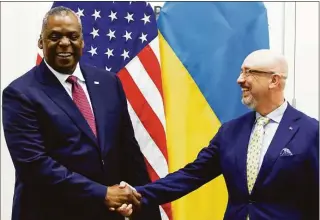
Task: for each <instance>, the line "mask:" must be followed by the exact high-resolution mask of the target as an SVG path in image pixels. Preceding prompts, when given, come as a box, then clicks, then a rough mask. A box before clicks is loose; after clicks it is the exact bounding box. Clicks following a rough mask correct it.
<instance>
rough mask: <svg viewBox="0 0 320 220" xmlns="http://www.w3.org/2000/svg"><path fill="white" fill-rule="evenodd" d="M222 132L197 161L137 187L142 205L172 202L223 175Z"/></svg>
mask: <svg viewBox="0 0 320 220" xmlns="http://www.w3.org/2000/svg"><path fill="white" fill-rule="evenodd" d="M221 130H222V128H220V129H219V131H218V133H217V134H216V136H215V137H214V138H213V139H212V140H211V141H210V144H209V146H208V147H205V148H203V149H202V150H201V151H200V152H199V154H198V156H197V158H196V160H195V161H193V162H191V163H189V164H187V165H186V166H185V167H183V168H181V169H179V170H178V171H176V172H173V173H171V174H168V175H167V176H166V177H164V178H162V179H159V180H157V181H155V182H153V183H150V184H147V185H145V186H139V187H136V189H137V191H138V192H139V193H141V194H142V197H143V199H142V204H143V205H146V204H148V205H150V204H164V203H167V202H172V201H174V200H176V199H179V198H181V197H182V196H185V195H186V194H188V193H190V192H192V191H194V190H196V189H198V188H199V187H200V186H202V185H204V184H205V183H207V182H209V181H210V180H212V179H213V178H215V177H217V176H219V175H220V174H221V167H220V157H219V154H220V153H219V151H220V145H221V133H222V132H221Z"/></svg>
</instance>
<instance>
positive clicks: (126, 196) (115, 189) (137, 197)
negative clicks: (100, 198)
mask: <svg viewBox="0 0 320 220" xmlns="http://www.w3.org/2000/svg"><path fill="white" fill-rule="evenodd" d="M141 198H142V196H141V194H139V193H138V192H137V191H136V190H135V189H134V188H133V187H132V186H130V185H129V184H127V183H126V182H123V181H122V182H121V183H120V185H118V184H117V185H113V186H109V187H108V190H107V194H106V197H105V201H104V203H105V205H106V206H107V207H108V208H109V210H110V211H117V212H119V213H120V214H121V215H123V216H125V217H128V216H131V215H132V213H133V210H139V209H140V206H141V204H140V202H141Z"/></svg>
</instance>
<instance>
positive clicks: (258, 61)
mask: <svg viewBox="0 0 320 220" xmlns="http://www.w3.org/2000/svg"><path fill="white" fill-rule="evenodd" d="M275 66H276V62H275V59H274V57H273V56H271V55H269V54H252V55H249V56H248V57H247V58H246V59H245V60H244V61H243V63H242V66H241V68H248V69H249V68H251V69H257V70H265V71H267V70H270V69H273V68H274V67H275Z"/></svg>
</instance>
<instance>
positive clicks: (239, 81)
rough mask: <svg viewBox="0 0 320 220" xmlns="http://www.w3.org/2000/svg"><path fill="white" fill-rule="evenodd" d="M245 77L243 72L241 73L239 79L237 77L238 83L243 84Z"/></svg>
mask: <svg viewBox="0 0 320 220" xmlns="http://www.w3.org/2000/svg"><path fill="white" fill-rule="evenodd" d="M244 81H245V80H244V77H243V74H240V75H239V77H238V79H237V83H238V84H239V85H240V84H243V83H244Z"/></svg>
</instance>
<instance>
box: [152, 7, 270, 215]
mask: <svg viewBox="0 0 320 220" xmlns="http://www.w3.org/2000/svg"><path fill="white" fill-rule="evenodd" d="M158 26H159V32H160V34H159V35H160V56H161V70H162V81H163V89H164V103H165V112H166V122H167V143H168V144H167V146H168V156H169V170H170V172H173V171H176V170H178V169H179V168H181V167H183V166H184V165H186V164H187V163H188V162H191V161H193V160H194V159H195V158H196V156H197V154H198V153H199V151H200V150H201V149H202V148H203V147H205V146H207V145H208V143H209V141H210V140H211V139H212V137H213V136H214V135H215V134H216V132H217V130H218V129H219V127H220V125H221V123H224V122H226V121H229V120H231V119H233V118H236V117H238V116H240V115H242V114H244V113H245V112H247V111H248V109H247V108H246V107H245V106H243V104H242V103H241V90H240V88H239V86H238V85H237V83H236V79H237V77H238V76H239V73H240V67H241V64H242V62H243V60H244V58H245V57H246V56H247V55H248V54H249V53H251V52H252V51H254V50H257V49H264V48H265V49H266V48H269V32H268V19H267V11H266V8H265V6H264V4H263V3H261V2H168V3H166V4H165V5H164V7H163V8H162V11H161V13H160V16H159V19H158ZM227 197H228V194H227V190H226V186H225V182H224V179H223V177H222V176H220V177H218V178H216V179H215V180H213V181H211V182H210V183H208V184H206V185H205V186H203V187H201V188H200V189H199V190H196V191H195V192H193V193H191V194H189V195H187V196H185V197H183V198H181V199H179V200H177V201H175V202H173V207H172V210H173V218H174V220H195V219H196V220H209V219H210V220H220V219H223V215H224V212H225V209H226V205H227Z"/></svg>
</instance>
